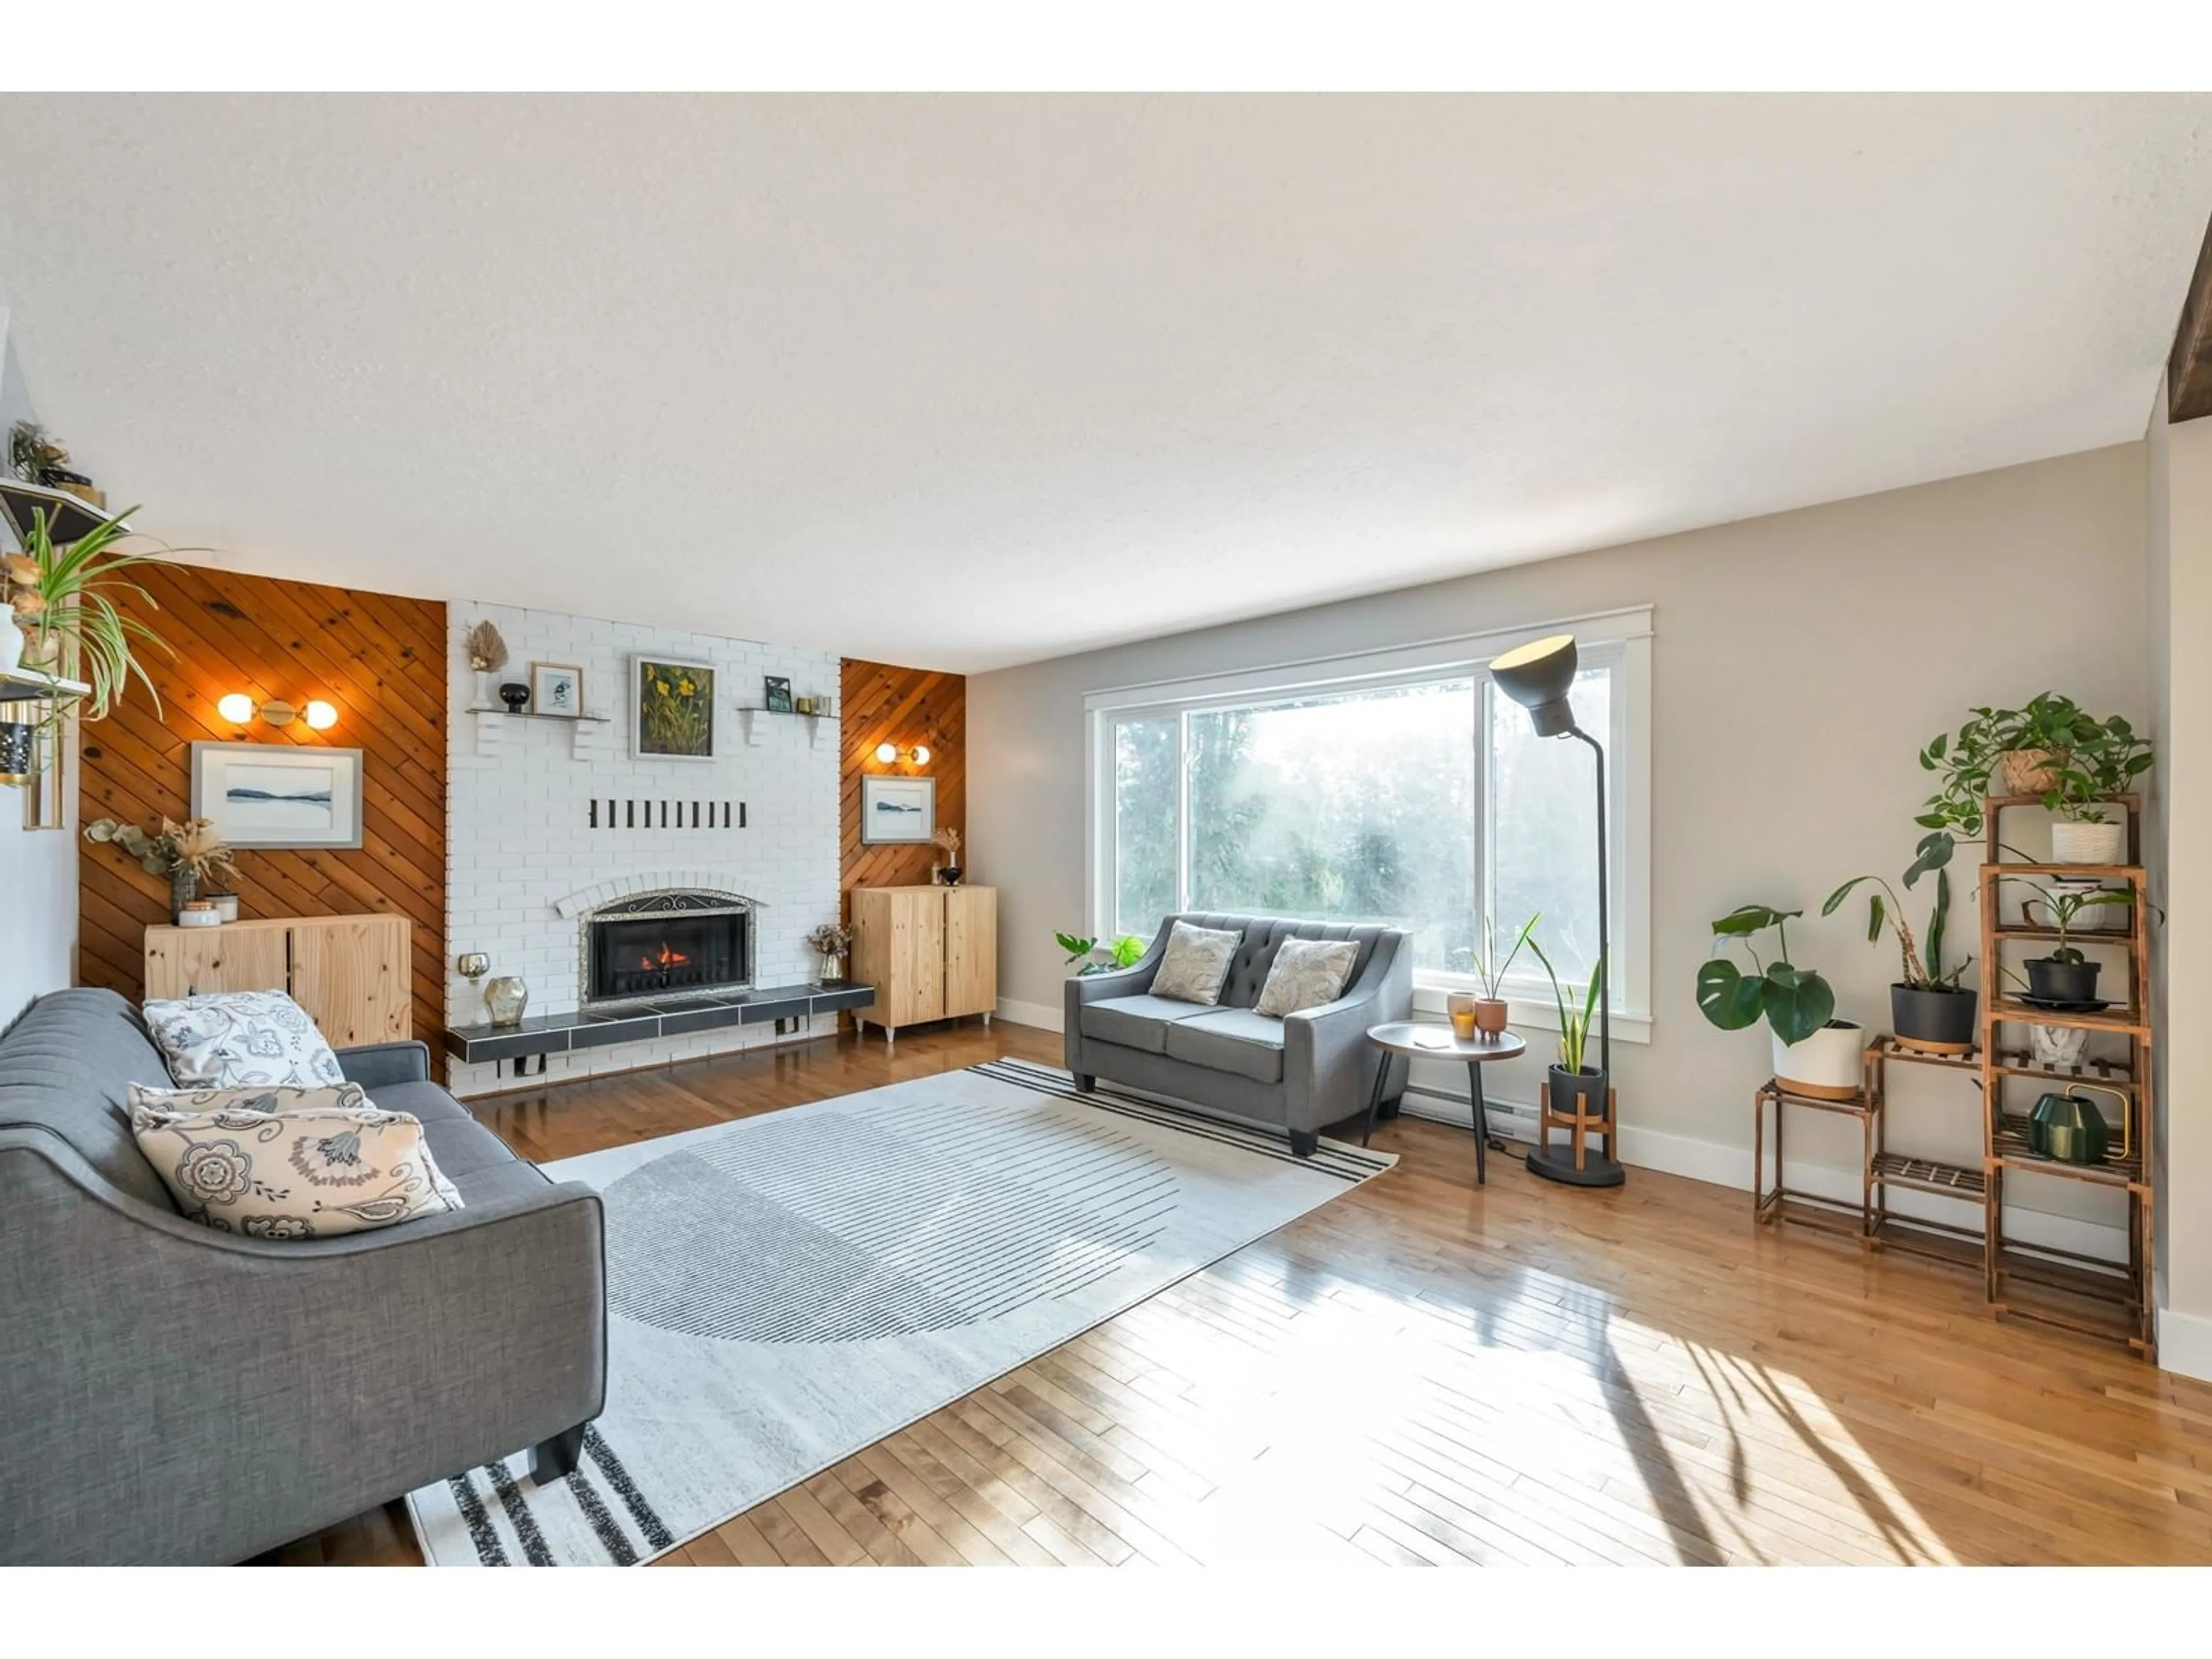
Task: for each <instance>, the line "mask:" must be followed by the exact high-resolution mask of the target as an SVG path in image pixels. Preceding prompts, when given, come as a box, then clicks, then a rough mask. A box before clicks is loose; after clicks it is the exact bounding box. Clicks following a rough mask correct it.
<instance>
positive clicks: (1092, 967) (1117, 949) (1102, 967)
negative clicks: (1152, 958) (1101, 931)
mask: <svg viewBox="0 0 2212 1659" xmlns="http://www.w3.org/2000/svg"><path fill="white" fill-rule="evenodd" d="M1052 937H1053V940H1054V943H1055V944H1057V945H1059V946H1060V949H1061V950H1063V951H1066V952H1067V963H1068V966H1070V967H1073V966H1074V965H1075V964H1076V963H1079V962H1080V963H1085V967H1084V969H1083V970H1082V973H1083V974H1110V973H1112V972H1114V971H1115V969H1121V968H1133V967H1135V966H1136V963H1137V958H1138V957H1141V956H1143V955H1144V954H1145V941H1144V940H1142V939H1139V938H1138V937H1137V936H1136V935H1135V934H1134V933H1124V934H1122V935H1121V938H1119V939H1114V940H1112V941H1110V942H1109V944H1108V945H1107V946H1106V960H1104V961H1103V962H1098V961H1093V960H1091V958H1093V957H1096V956H1097V952H1098V941H1097V939H1085V938H1084V937H1083V936H1082V935H1081V934H1079V933H1054V935H1053V936H1052ZM1077 977H1078V978H1080V977H1082V974H1079V975H1077Z"/></svg>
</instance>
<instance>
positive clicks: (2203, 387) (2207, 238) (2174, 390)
mask: <svg viewBox="0 0 2212 1659" xmlns="http://www.w3.org/2000/svg"><path fill="white" fill-rule="evenodd" d="M2205 415H2212V228H2207V229H2206V231H2205V234H2204V246H2203V247H2201V248H2199V249H2198V250H2197V270H2196V272H2195V274H2193V275H2192V276H2191V277H2190V279H2189V297H2188V299H2187V300H2186V301H2184V302H2183V304H2182V307H2181V326H2180V327H2179V328H2178V329H2176V330H2175V331H2174V335H2173V353H2172V356H2169V357H2168V358H2167V359H2166V419H2167V420H2169V421H2193V420H2196V419H2197V418H2198V417H2199V416H2205Z"/></svg>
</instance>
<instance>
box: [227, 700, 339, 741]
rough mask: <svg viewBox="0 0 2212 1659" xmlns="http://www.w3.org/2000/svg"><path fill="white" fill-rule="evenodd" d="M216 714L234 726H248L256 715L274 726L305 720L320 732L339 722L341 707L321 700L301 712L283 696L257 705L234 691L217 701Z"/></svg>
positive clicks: (309, 703) (311, 703)
mask: <svg viewBox="0 0 2212 1659" xmlns="http://www.w3.org/2000/svg"><path fill="white" fill-rule="evenodd" d="M215 712H216V714H220V715H222V717H223V719H225V720H228V721H229V722H230V723H231V724H232V725H233V726H244V725H245V724H246V722H247V721H249V720H252V718H253V717H254V716H255V715H256V714H258V715H260V716H261V718H262V719H263V720H267V721H268V722H269V724H270V725H271V726H289V725H290V724H291V723H292V722H293V721H294V720H300V719H301V718H303V717H304V718H305V719H306V720H307V725H308V727H309V729H310V730H313V731H316V732H327V731H329V730H330V729H331V727H332V726H336V725H337V723H338V710H337V704H336V703H332V702H324V701H323V700H322V699H321V698H320V697H315V698H313V699H310V700H309V702H308V703H307V708H305V709H298V708H293V707H292V705H291V704H290V703H289V702H284V701H283V699H282V698H280V697H272V698H270V700H269V701H268V702H261V703H257V702H254V701H253V699H252V698H251V697H249V696H246V693H245V692H243V691H232V692H228V693H227V694H226V695H224V696H222V697H219V698H217V699H216V705H215Z"/></svg>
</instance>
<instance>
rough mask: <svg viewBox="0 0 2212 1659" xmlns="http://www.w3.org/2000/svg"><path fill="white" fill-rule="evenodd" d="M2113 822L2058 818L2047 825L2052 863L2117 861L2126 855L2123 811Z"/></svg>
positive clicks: (2120, 861) (2126, 843)
mask: <svg viewBox="0 0 2212 1659" xmlns="http://www.w3.org/2000/svg"><path fill="white" fill-rule="evenodd" d="M2115 811H2116V816H2118V817H2119V818H2120V821H2119V822H2118V823H2075V822H2074V821H2073V820H2072V819H2071V818H2061V819H2059V820H2058V822H2057V823H2054V824H2052V825H2051V862H2052V863H2053V864H2119V863H2123V862H2124V861H2125V860H2126V858H2127V856H2128V826H2127V822H2126V819H2125V817H2124V815H2119V814H2118V813H2117V809H2115Z"/></svg>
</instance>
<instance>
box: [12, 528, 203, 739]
mask: <svg viewBox="0 0 2212 1659" xmlns="http://www.w3.org/2000/svg"><path fill="white" fill-rule="evenodd" d="M133 510H134V511H135V510H136V509H135V508H134V509H133ZM130 533H131V532H129V531H128V530H126V529H125V527H124V524H123V519H122V518H121V517H117V518H113V519H111V520H108V521H107V522H106V523H105V524H102V525H100V526H96V527H94V529H93V530H91V531H89V532H87V533H86V534H85V535H83V536H82V537H80V538H77V539H76V541H74V542H70V543H69V544H65V545H61V544H56V543H55V541H54V539H53V534H52V531H51V529H50V528H49V527H48V526H47V522H46V511H45V509H44V508H34V509H33V511H32V513H31V533H30V535H29V537H28V538H27V539H26V540H25V542H24V544H23V551H22V554H21V557H23V558H26V559H28V560H29V561H30V562H31V563H32V564H33V566H35V567H36V575H35V577H34V578H33V579H31V580H24V578H23V576H22V575H21V574H19V573H20V571H21V567H20V566H18V565H15V564H10V565H9V567H8V575H9V586H10V587H11V589H13V590H14V591H13V592H12V594H11V598H10V599H9V609H10V610H11V611H13V612H14V614H15V622H16V623H18V624H19V625H21V628H22V629H23V634H24V639H23V646H22V660H23V662H24V663H25V664H26V665H28V666H30V667H33V668H36V669H40V670H41V671H46V672H48V673H52V672H57V671H59V670H60V669H61V667H62V666H63V665H64V653H65V652H70V653H73V656H74V662H73V663H71V664H70V671H72V672H74V673H75V674H76V675H78V676H80V677H82V678H83V680H84V681H85V683H86V684H88V685H89V686H90V687H91V688H92V690H91V692H90V694H89V695H88V696H87V697H86V699H85V701H84V704H83V713H84V716H85V718H86V719H88V720H105V719H106V717H107V713H108V710H109V709H111V708H113V707H114V706H115V702H116V700H117V699H118V698H119V697H121V696H122V695H123V691H124V688H125V686H126V685H127V684H129V683H130V682H131V679H132V678H137V681H138V683H139V684H142V685H143V686H144V687H145V688H146V693H147V695H148V696H150V697H152V698H153V699H154V707H155V709H156V710H157V711H158V710H159V709H160V708H161V694H160V693H159V692H157V691H155V689H154V682H153V681H152V680H150V679H149V678H147V676H146V671H145V669H144V668H143V666H142V665H140V663H139V661H138V658H137V647H145V646H149V645H151V646H159V647H161V649H162V650H164V651H167V650H168V649H169V647H168V646H167V644H166V643H165V642H164V641H162V639H161V636H160V635H157V634H155V632H154V630H153V629H150V628H149V627H148V626H147V625H146V624H145V623H143V622H142V621H141V620H140V619H139V618H137V617H134V616H131V615H130V614H129V613H128V612H127V611H125V610H124V609H123V608H122V606H121V605H119V604H118V600H119V599H121V600H127V599H137V600H139V601H140V602H142V603H143V604H144V605H145V606H146V608H147V609H148V610H149V611H155V610H159V609H160V608H161V607H160V606H159V605H155V602H154V597H153V595H152V594H150V593H149V592H147V591H146V590H145V589H144V588H143V587H141V586H139V585H138V584H137V582H135V581H131V580H127V579H125V578H124V577H122V576H121V575H119V574H118V573H119V572H121V571H124V570H127V569H129V568H131V566H133V565H141V564H150V563H152V562H153V560H152V559H151V557H150V556H148V555H146V554H143V553H123V552H118V551H117V550H116V546H115V544H116V543H118V541H120V540H122V539H123V538H125V536H128V535H129V534H130ZM172 654H173V653H172Z"/></svg>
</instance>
